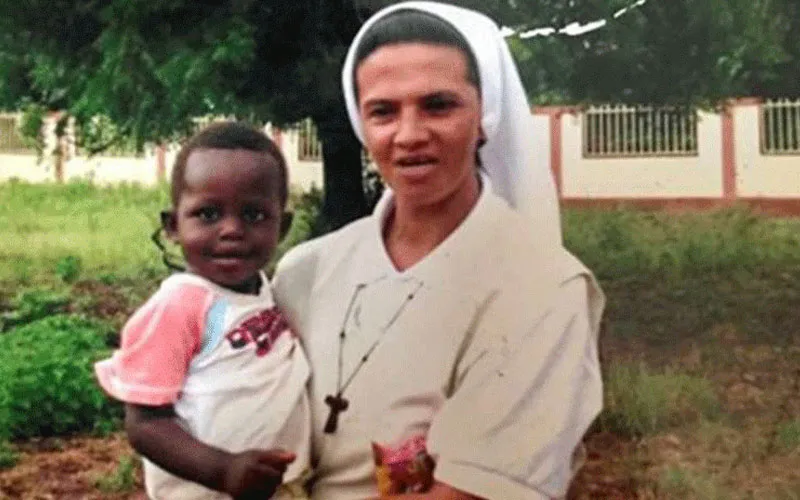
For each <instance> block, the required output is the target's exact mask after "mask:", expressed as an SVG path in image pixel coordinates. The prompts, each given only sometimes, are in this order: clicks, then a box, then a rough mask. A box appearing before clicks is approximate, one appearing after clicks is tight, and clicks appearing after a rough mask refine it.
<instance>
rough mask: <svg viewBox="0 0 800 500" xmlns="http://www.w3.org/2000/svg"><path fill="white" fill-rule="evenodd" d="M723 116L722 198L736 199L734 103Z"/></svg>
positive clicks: (724, 110) (729, 105)
mask: <svg viewBox="0 0 800 500" xmlns="http://www.w3.org/2000/svg"><path fill="white" fill-rule="evenodd" d="M721 118H722V198H723V199H724V200H728V201H732V200H735V199H736V143H735V137H734V134H735V132H734V123H733V103H728V104H727V105H726V106H725V107H724V108H723V109H722V112H721Z"/></svg>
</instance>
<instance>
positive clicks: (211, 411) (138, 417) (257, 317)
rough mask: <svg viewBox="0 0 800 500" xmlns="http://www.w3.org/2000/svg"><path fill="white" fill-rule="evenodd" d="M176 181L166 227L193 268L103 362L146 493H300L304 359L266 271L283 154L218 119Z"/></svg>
mask: <svg viewBox="0 0 800 500" xmlns="http://www.w3.org/2000/svg"><path fill="white" fill-rule="evenodd" d="M171 180H172V209H171V210H170V211H168V212H164V213H162V225H163V229H164V231H165V232H166V234H167V236H168V237H169V239H170V240H172V241H174V242H176V243H178V244H179V245H180V247H181V249H182V251H183V256H184V258H185V261H186V264H187V270H186V272H181V273H177V274H174V275H172V276H170V277H169V278H167V279H166V280H165V281H164V282H163V283H162V284H161V287H160V288H159V290H158V291H157V292H156V293H155V294H154V295H153V296H152V297H151V298H150V299H149V300H148V301H147V302H146V303H145V304H144V305H143V306H142V307H141V308H140V309H139V310H138V311H136V313H135V314H134V315H133V316H132V317H131V318H130V319H129V320H128V323H127V324H126V325H125V327H124V329H123V331H122V342H121V347H120V349H119V350H118V351H116V352H115V353H114V355H113V357H112V358H110V359H107V360H104V361H101V362H100V363H98V364H97V365H96V367H95V368H96V373H97V377H98V379H99V381H100V385H101V386H102V387H103V388H104V389H105V390H106V391H107V392H108V393H109V394H111V395H112V396H113V397H115V398H117V399H119V400H121V401H123V402H125V404H126V406H125V429H126V431H127V433H128V437H129V439H130V441H131V444H132V445H133V447H134V448H135V449H136V450H137V451H138V452H139V453H140V454H142V455H143V456H144V457H145V459H144V468H145V485H146V489H147V493H148V495H149V497H150V498H152V499H156V500H160V499H170V500H171V499H180V500H191V499H203V500H206V499H227V498H231V497H233V498H258V499H267V498H270V497H271V496H272V495H273V494H274V493H275V492H277V495H276V496H275V498H292V497H294V498H297V496H293V495H295V494H296V495H300V494H301V493H300V492H297V491H296V490H297V489H298V488H297V485H298V484H299V483H300V481H302V479H303V476H304V472H305V470H306V468H307V467H308V464H309V447H310V413H309V407H308V399H307V396H306V393H305V385H306V381H307V380H308V377H309V367H308V363H307V360H306V358H305V355H304V353H303V351H302V350H301V346H300V344H299V342H298V339H297V338H295V336H294V335H293V334H292V332H291V331H290V330H289V329H288V328H287V324H286V322H285V320H284V318H283V316H282V314H281V312H280V311H278V310H277V309H276V308H275V306H274V303H273V300H272V295H271V293H270V286H269V283H268V282H267V279H266V277H265V276H264V273H263V272H262V268H263V267H264V265H265V264H267V262H268V261H269V259H270V257H271V256H272V253H273V251H274V250H275V247H276V245H277V243H278V240H279V238H280V235H281V233H282V231H283V230H285V226H286V220H284V218H283V215H284V208H285V205H286V199H287V172H286V163H285V160H284V159H283V156H282V155H281V153H280V151H279V150H278V148H277V147H276V146H275V144H274V143H273V142H272V141H271V140H270V139H269V138H268V137H267V136H265V135H264V134H263V133H261V132H259V131H258V130H255V129H251V128H249V127H247V126H245V125H242V124H238V123H221V124H215V125H212V126H210V127H208V128H206V129H205V130H203V131H201V132H199V133H198V134H197V135H195V136H194V137H192V138H191V139H190V140H189V141H188V143H187V144H186V145H185V146H184V147H183V148H182V150H181V151H180V152H179V154H178V157H177V159H176V161H175V168H174V170H173V172H172V179H171ZM165 260H166V259H165ZM284 480H286V482H287V483H288V482H292V481H294V484H288V485H286V484H285V485H284V486H281V484H282V483H284ZM292 489H294V490H295V493H292V492H291V490H292ZM300 491H302V489H301V490H300Z"/></svg>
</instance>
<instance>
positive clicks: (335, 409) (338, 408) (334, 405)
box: [323, 283, 422, 434]
mask: <svg viewBox="0 0 800 500" xmlns="http://www.w3.org/2000/svg"><path fill="white" fill-rule="evenodd" d="M366 286H367V285H365V284H359V285H358V286H356V290H355V292H353V296H352V297H351V298H350V304H349V305H348V306H347V312H346V313H345V316H344V321H342V327H341V329H340V331H339V372H338V375H337V379H336V394H335V395H334V394H328V395H327V396H325V404H326V405H328V407H329V408H330V410H329V411H328V418H327V420H326V421H325V427H324V429H323V430H324V432H325V434H333V433H334V432H336V428H337V427H338V426H339V414H340V413H342V412H343V411H345V410H347V408H348V407H349V406H350V402H349V401H348V400H347V399H346V398H344V397H343V393H344V391H345V390H346V389H347V388H348V387H349V386H350V383H351V382H352V381H353V379H354V378H355V376H356V374H357V373H358V372H359V371H360V370H361V368H362V367H363V366H364V364H365V363H366V362H367V360H368V359H369V356H370V355H371V354H372V352H373V351H374V350H375V348H377V347H378V345H379V344H380V343H381V341H382V340H383V338H384V336H386V332H387V331H388V330H389V328H391V327H392V325H393V324H394V323H395V321H397V318H399V317H400V314H401V313H402V312H403V310H404V309H405V308H406V306H407V305H408V303H409V302H411V301H412V300H413V299H414V296H415V295H416V293H417V292H418V291H419V290H420V288H422V283H419V284H417V286H416V288H415V289H414V290H413V291H412V292H411V293H409V294H408V295H407V296H406V298H405V300H404V301H403V303H402V304H400V307H399V308H398V309H397V311H395V313H394V315H393V316H392V318H391V319H390V320H389V322H388V323H387V324H386V325H385V326H384V327H383V328H381V332H380V335H379V336H378V338H377V339H376V340H375V342H373V343H372V345H371V346H370V347H369V349H367V351H366V352H365V353H364V355H363V356H361V359H360V360H359V362H358V365H356V367H355V368H354V369H353V372H352V373H351V374H350V376H349V377H347V380H346V381H345V383H344V385H342V372H343V368H342V365H343V360H344V342H345V339H346V338H347V333H346V329H347V324H348V323H349V322H350V317H351V315H352V312H353V305H354V304H355V303H356V299H357V298H358V296H359V295H360V294H361V292H362V291H363V290H364V288H366Z"/></svg>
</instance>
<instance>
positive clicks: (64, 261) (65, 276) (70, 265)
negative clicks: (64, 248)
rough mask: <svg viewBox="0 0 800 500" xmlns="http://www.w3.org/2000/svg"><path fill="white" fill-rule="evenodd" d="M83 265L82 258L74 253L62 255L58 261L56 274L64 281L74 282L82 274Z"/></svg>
mask: <svg viewBox="0 0 800 500" xmlns="http://www.w3.org/2000/svg"><path fill="white" fill-rule="evenodd" d="M82 267H83V265H82V262H81V258H80V257H75V256H74V255H67V256H66V257H62V258H61V259H59V260H58V262H57V263H56V275H57V276H58V277H59V278H61V281H63V282H64V283H72V282H73V281H75V280H76V279H78V276H80V274H81V268H82Z"/></svg>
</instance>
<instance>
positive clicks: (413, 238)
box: [275, 1, 605, 500]
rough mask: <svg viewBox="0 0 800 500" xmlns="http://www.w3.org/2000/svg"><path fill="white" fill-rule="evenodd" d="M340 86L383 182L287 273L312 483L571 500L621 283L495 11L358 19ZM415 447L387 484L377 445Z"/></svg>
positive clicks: (430, 11)
mask: <svg viewBox="0 0 800 500" xmlns="http://www.w3.org/2000/svg"><path fill="white" fill-rule="evenodd" d="M342 82H343V87H344V94H345V100H346V105H347V111H348V113H349V116H350V121H351V123H352V126H353V129H354V130H355V133H356V134H357V136H358V137H359V138H360V140H361V141H362V143H363V144H364V146H365V148H366V149H367V150H368V151H369V153H370V155H371V157H372V159H373V160H374V162H375V164H376V165H377V168H378V171H379V173H380V175H381V177H382V179H383V181H384V182H385V184H386V186H387V189H386V190H385V192H384V194H383V197H382V199H381V200H380V202H379V203H378V205H377V207H376V209H375V211H374V213H373V214H372V215H371V216H368V217H365V218H363V219H361V220H358V221H356V222H353V223H351V224H350V225H348V226H346V227H344V228H342V229H340V230H338V231H336V232H333V233H331V234H328V235H325V236H323V237H320V238H318V239H315V240H312V241H309V242H306V243H304V244H301V245H299V246H297V247H295V248H294V249H292V250H291V251H290V252H289V253H287V254H286V255H285V257H284V258H283V259H282V260H281V262H280V263H279V265H278V268H277V271H276V276H275V294H276V300H277V302H278V303H279V306H280V307H282V308H283V309H284V311H286V313H287V315H288V317H289V320H290V322H291V323H292V326H293V327H294V328H295V330H296V331H297V332H298V334H299V335H300V337H301V339H302V342H303V344H304V346H305V348H306V349H307V351H308V355H309V359H310V362H311V367H312V378H311V381H310V386H309V389H310V398H311V406H312V414H313V443H312V445H313V463H314V466H315V479H314V481H313V484H312V486H311V493H312V498H313V499H319V500H323V499H324V500H356V499H365V498H379V497H380V498H394V497H393V496H392V495H391V494H390V493H391V492H392V491H393V492H395V493H396V492H401V493H404V494H403V495H401V496H398V497H397V498H405V499H407V500H413V499H450V500H460V499H476V498H477V499H490V500H541V499H557V498H563V497H564V496H565V495H566V492H567V489H568V487H569V485H570V482H571V480H572V478H573V476H574V474H575V471H576V469H577V467H578V466H579V465H580V459H579V457H580V452H581V450H582V448H581V442H582V439H583V437H584V434H585V433H586V431H587V430H588V428H589V426H590V425H591V423H592V422H593V420H594V419H595V418H596V416H597V415H598V413H599V412H600V410H601V407H602V400H603V399H602V380H601V372H600V364H599V360H598V330H599V324H600V320H601V316H602V313H603V309H604V305H605V299H604V295H603V293H602V291H601V290H600V288H599V287H598V285H597V283H596V281H595V279H594V277H593V275H592V273H591V272H590V271H589V270H588V269H587V268H586V267H584V265H583V264H582V263H581V262H580V261H579V260H578V259H576V258H575V257H574V256H573V255H571V254H570V253H569V252H568V251H567V250H566V249H564V247H563V245H562V238H561V227H560V215H559V208H558V201H557V197H556V191H555V187H554V182H553V178H552V175H551V173H550V170H549V167H548V165H546V164H542V163H538V162H537V161H536V156H535V155H534V151H533V150H532V148H533V144H534V142H535V141H534V140H532V138H531V137H530V134H531V132H532V130H533V127H532V123H531V120H532V118H531V115H530V112H529V108H528V103H527V100H526V96H525V92H524V89H523V87H522V83H521V81H520V78H519V74H518V71H517V68H516V66H515V64H514V62H513V59H512V57H511V54H510V52H509V49H508V47H507V45H506V43H505V41H504V39H503V36H502V35H501V33H500V29H499V27H498V26H497V25H496V24H495V23H494V22H493V21H492V20H491V19H490V18H488V17H486V16H485V15H483V14H480V13H478V12H475V11H471V10H466V9H463V8H459V7H455V6H452V5H447V4H442V3H434V2H417V1H412V2H404V3H399V4H395V5H392V6H390V7H387V8H385V9H383V10H381V11H379V12H378V13H376V14H375V15H374V16H372V17H371V18H370V19H369V20H368V21H367V22H366V23H365V24H364V25H363V27H362V28H361V30H360V31H359V32H358V34H357V36H356V37H355V39H354V41H353V43H352V45H351V47H350V50H349V52H348V55H347V58H346V60H345V64H344V68H343V72H342ZM411 444H413V445H414V446H417V448H414V449H413V451H412V458H413V457H417V458H418V457H419V456H420V453H424V455H425V457H426V458H429V459H430V460H429V461H427V460H426V461H423V462H421V463H430V464H431V470H430V471H429V472H430V475H431V477H430V481H428V482H425V481H423V482H422V483H423V484H424V485H425V486H424V487H421V488H416V489H414V488H408V489H404V490H403V489H395V490H384V489H382V488H383V486H382V480H387V477H388V476H387V474H388V475H391V472H392V471H393V470H395V469H392V468H391V467H390V468H388V469H384V470H383V471H382V472H383V475H382V476H381V475H380V474H377V473H376V468H380V467H379V466H380V465H381V462H380V460H379V459H378V457H377V456H376V450H384V451H385V450H390V451H391V450H395V451H397V450H409V449H412V448H409V446H411ZM418 448H419V449H418ZM392 456H395V457H397V456H400V455H398V454H397V453H395V454H394V455H392ZM412 461H413V460H412ZM414 464H416V465H414ZM411 465H413V467H411V466H409V467H410V468H407V469H406V472H408V471H409V470H412V471H414V472H417V473H419V472H420V468H419V467H418V465H419V463H416V462H415V463H412V464H411ZM387 471H388V472H387ZM395 472H396V471H395ZM381 478H382V479H381ZM388 480H390V481H391V478H389V479H388ZM387 491H390V493H387Z"/></svg>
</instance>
